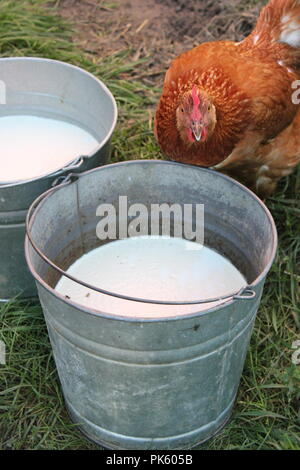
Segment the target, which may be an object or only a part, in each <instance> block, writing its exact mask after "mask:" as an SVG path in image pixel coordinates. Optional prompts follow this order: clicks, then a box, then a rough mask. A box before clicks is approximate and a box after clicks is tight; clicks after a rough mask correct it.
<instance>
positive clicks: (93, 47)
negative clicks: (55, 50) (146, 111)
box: [59, 0, 265, 85]
mask: <svg viewBox="0 0 300 470" xmlns="http://www.w3.org/2000/svg"><path fill="white" fill-rule="evenodd" d="M113 1H114V0H60V1H59V9H60V13H61V15H62V16H63V17H64V18H67V19H69V20H71V21H72V22H73V23H74V24H75V25H76V26H77V28H76V29H77V32H76V37H74V41H75V42H76V43H77V44H78V45H79V46H80V47H82V48H83V49H85V51H87V52H89V53H91V54H93V55H97V56H101V57H106V56H109V55H110V54H113V53H116V52H120V51H123V50H128V49H130V50H131V58H132V59H133V60H137V59H139V58H141V57H148V58H150V64H149V69H148V71H147V72H146V73H145V74H143V77H142V80H143V81H144V82H146V83H149V84H152V83H155V84H156V85H161V82H162V79H163V76H164V73H165V71H166V70H167V68H168V65H169V64H170V61H171V60H172V58H174V57H175V56H176V55H178V54H180V53H181V52H183V51H185V50H188V49H190V48H192V47H194V46H196V45H198V44H200V43H201V42H205V41H215V40H218V39H232V40H241V39H242V38H243V37H244V36H246V35H247V34H249V33H250V32H251V29H252V28H253V25H254V24H255V22H256V19H257V17H258V14H259V11H260V8H261V6H262V5H263V4H264V3H265V2H264V1H261V2H254V5H252V6H251V1H249V0H230V1H227V2H222V1H220V0H208V1H204V0H118V1H116V2H114V3H112V2H113Z"/></svg>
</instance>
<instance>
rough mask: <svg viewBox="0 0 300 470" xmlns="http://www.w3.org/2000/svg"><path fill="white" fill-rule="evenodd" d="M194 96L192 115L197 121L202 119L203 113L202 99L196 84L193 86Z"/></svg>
mask: <svg viewBox="0 0 300 470" xmlns="http://www.w3.org/2000/svg"><path fill="white" fill-rule="evenodd" d="M192 98H193V112H192V115H191V117H192V119H193V120H194V121H197V120H199V119H201V117H202V114H201V112H200V110H199V105H200V103H201V101H200V98H199V96H198V93H197V87H196V85H194V86H193V90H192Z"/></svg>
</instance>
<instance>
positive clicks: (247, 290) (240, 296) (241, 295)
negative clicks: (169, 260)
mask: <svg viewBox="0 0 300 470" xmlns="http://www.w3.org/2000/svg"><path fill="white" fill-rule="evenodd" d="M80 176H81V174H76V173H69V174H68V175H67V176H60V177H59V178H57V179H56V180H55V181H54V182H53V184H52V186H53V187H52V188H50V189H49V190H48V191H46V192H45V193H43V194H41V195H40V196H39V197H38V198H37V199H36V200H35V201H34V202H33V204H32V205H31V206H30V208H29V210H28V213H27V216H26V236H27V238H28V241H29V243H30V245H31V246H32V248H33V250H34V251H35V252H36V253H37V255H38V256H39V257H40V258H41V259H42V260H43V261H44V262H45V263H46V264H47V265H48V266H50V267H52V268H53V269H54V270H55V271H56V272H58V273H60V274H61V275H62V276H65V277H67V278H68V279H70V280H71V281H73V282H75V283H77V284H80V285H81V286H83V287H86V288H87V289H90V290H93V291H96V292H99V293H100V294H105V295H108V296H110V297H116V298H119V299H123V300H128V301H132V302H140V303H145V304H154V305H177V306H178V305H198V304H206V303H207V304H208V303H213V302H220V301H224V302H223V303H226V302H229V301H231V300H253V299H254V298H255V297H256V292H255V291H254V290H252V289H251V287H250V286H246V287H243V288H242V289H241V290H240V291H239V292H236V293H233V294H230V295H226V296H222V297H216V298H213V299H205V300H204V299H201V300H193V301H163V300H153V299H142V298H136V297H131V296H127V295H122V294H118V293H116V292H110V291H107V290H105V289H101V288H100V287H96V286H92V285H91V284H88V283H87V282H84V281H82V280H80V279H77V278H75V277H73V276H71V275H70V274H69V273H67V272H66V271H64V270H63V269H61V268H60V267H59V266H57V265H56V264H55V263H53V261H51V260H50V259H49V258H48V257H47V256H46V255H45V254H44V253H43V252H42V251H41V250H40V249H39V248H38V247H37V245H36V244H35V242H34V241H33V239H32V237H31V233H30V222H31V220H32V217H33V214H34V212H35V210H36V209H37V207H38V206H39V204H40V203H41V202H42V201H43V200H44V199H45V198H46V197H47V196H49V195H50V194H52V193H53V192H55V191H57V190H58V189H61V187H63V186H65V185H68V184H72V183H74V182H76V181H77V180H78V179H79V178H80Z"/></svg>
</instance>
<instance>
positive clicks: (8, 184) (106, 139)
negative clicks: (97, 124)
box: [0, 56, 118, 190]
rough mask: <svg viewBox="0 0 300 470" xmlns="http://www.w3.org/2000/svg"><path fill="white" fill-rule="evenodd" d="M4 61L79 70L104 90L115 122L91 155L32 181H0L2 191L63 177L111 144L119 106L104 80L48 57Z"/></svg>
mask: <svg viewBox="0 0 300 470" xmlns="http://www.w3.org/2000/svg"><path fill="white" fill-rule="evenodd" d="M3 61H5V62H31V61H34V62H45V63H52V64H55V63H56V64H60V65H62V66H64V67H66V68H69V69H73V70H77V71H78V72H80V73H82V74H84V75H86V76H87V77H89V78H91V79H93V80H94V81H95V82H97V84H98V85H99V86H100V88H102V90H103V91H104V92H105V93H106V94H107V96H108V97H109V98H110V101H111V104H112V107H113V120H112V123H111V125H110V126H109V129H108V131H107V132H106V134H105V137H104V138H103V139H101V141H100V142H98V143H97V145H96V146H95V147H94V148H93V149H92V150H91V151H90V152H89V153H87V154H86V155H84V156H82V155H78V156H75V157H74V158H72V159H71V160H70V161H69V162H66V163H65V164H64V166H63V167H62V168H61V167H60V168H58V169H56V170H52V171H51V172H48V173H44V174H42V175H39V176H35V177H33V178H30V179H25V180H16V181H9V182H5V181H3V182H2V181H0V190H1V189H2V188H5V189H6V188H12V187H15V186H22V185H24V186H25V185H27V184H31V183H33V182H35V181H38V180H42V179H46V178H51V177H55V176H58V177H59V176H60V175H62V174H63V173H65V172H67V171H68V167H72V163H73V162H76V161H77V160H78V159H79V158H87V159H88V158H91V157H93V156H94V155H95V154H96V153H97V152H99V150H101V149H102V148H103V147H104V146H105V145H106V144H107V143H108V142H109V140H110V139H111V137H112V134H113V132H114V130H115V127H116V124H117V121H118V106H117V102H116V99H115V97H114V95H113V94H112V92H111V91H110V90H109V88H108V87H107V86H106V85H105V83H104V82H102V80H100V79H99V78H98V77H96V75H94V74H92V73H91V72H88V71H87V70H85V69H83V68H81V67H79V66H78V65H73V64H70V63H68V62H64V61H62V60H56V59H48V58H46V57H32V56H25V57H1V58H0V65H1V62H3ZM69 171H72V168H69Z"/></svg>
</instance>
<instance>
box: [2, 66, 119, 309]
mask: <svg viewBox="0 0 300 470" xmlns="http://www.w3.org/2000/svg"><path fill="white" fill-rule="evenodd" d="M0 81H1V83H2V84H5V90H3V89H2V94H3V93H4V91H5V103H4V102H2V101H3V100H2V101H1V104H0V116H7V115H16V114H32V115H39V116H47V117H55V118H56V119H68V120H72V121H73V122H74V123H78V124H79V125H80V126H81V127H83V128H85V129H86V130H89V131H90V132H91V134H93V135H94V137H95V138H96V139H97V141H98V142H99V144H98V146H97V147H96V148H94V149H91V153H89V154H88V155H84V156H81V155H74V158H73V159H72V161H70V162H69V163H68V164H67V165H66V166H65V167H64V168H61V169H59V170H58V171H55V172H52V173H51V174H46V175H43V176H41V177H38V178H34V179H31V180H27V181H18V182H16V183H11V184H3V183H2V184H1V171H0V260H1V263H0V302H1V301H2V302H3V301H7V300H9V299H10V298H12V297H15V296H19V297H24V298H25V297H32V296H35V295H37V291H36V287H35V284H34V282H33V279H32V276H31V275H30V273H29V271H28V268H27V264H26V262H25V258H24V238H25V217H26V213H27V210H28V208H29V206H30V204H31V203H32V202H33V201H34V200H35V199H36V198H37V197H38V196H39V195H40V194H42V193H43V192H45V191H46V190H48V189H49V188H50V187H51V185H52V184H53V182H54V181H55V180H57V178H59V177H61V176H62V177H63V176H65V175H66V174H68V173H69V172H72V171H86V170H89V169H91V168H95V167H97V166H100V165H103V164H104V163H106V162H107V160H108V159H109V151H110V150H109V147H110V140H111V135H112V132H113V130H114V128H115V125H116V120H117V106H116V103H115V100H114V98H113V96H112V94H111V93H110V91H109V90H108V89H107V88H106V86H105V85H104V84H103V83H102V82H101V81H100V80H98V79H97V78H96V77H94V76H93V75H91V74H90V73H88V72H86V71H84V70H82V69H80V68H78V67H75V66H73V65H69V64H66V63H63V62H59V61H55V60H49V59H40V58H24V57H18V58H3V59H0ZM1 96H2V95H1ZM12 145H13V143H12ZM0 148H1V142H0Z"/></svg>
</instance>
